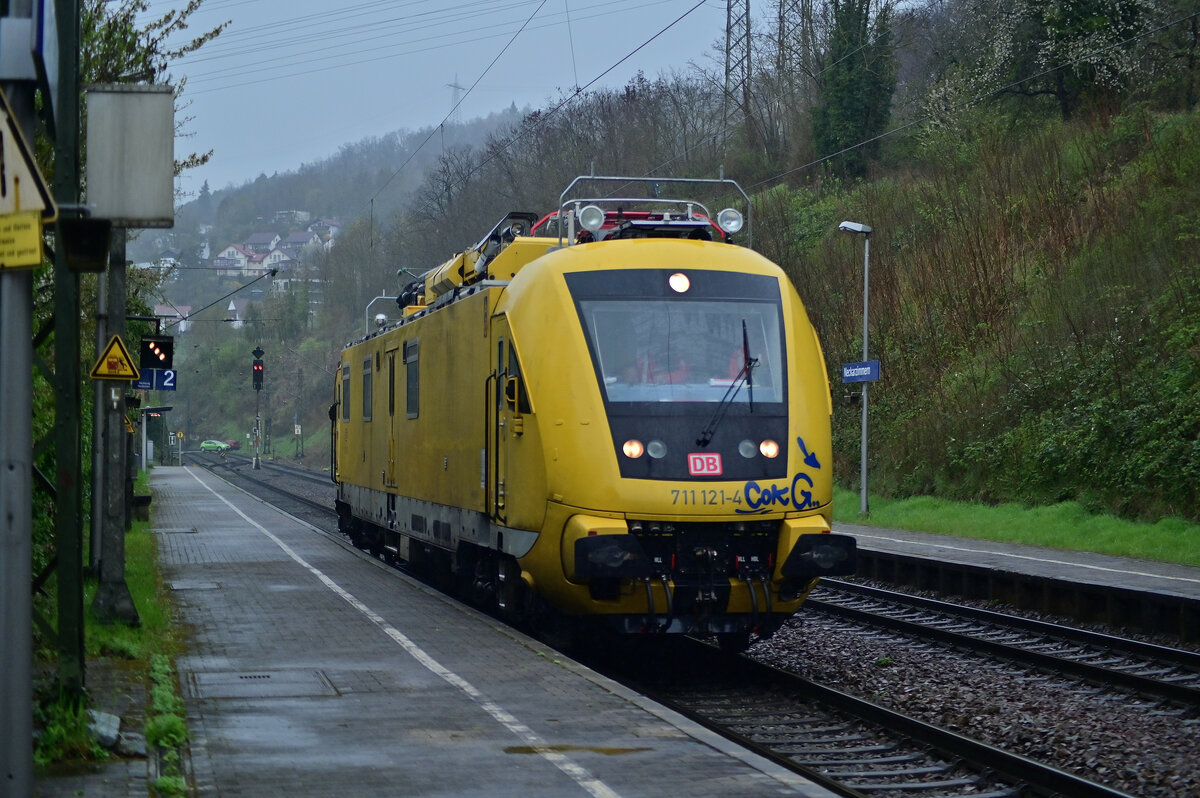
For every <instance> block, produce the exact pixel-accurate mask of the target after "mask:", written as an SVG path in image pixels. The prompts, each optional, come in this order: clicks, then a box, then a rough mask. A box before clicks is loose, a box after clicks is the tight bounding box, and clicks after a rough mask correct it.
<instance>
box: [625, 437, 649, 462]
mask: <svg viewBox="0 0 1200 798" xmlns="http://www.w3.org/2000/svg"><path fill="white" fill-rule="evenodd" d="M621 451H623V452H625V456H626V457H628V458H629V459H630V460H636V459H638V458H639V457H641V456H642V452H643V451H645V450H644V448H643V447H642V442H641V441H639V440H634V439H633V438H630V439H629V440H627V441H625V444H624V445H623V446H622V447H621Z"/></svg>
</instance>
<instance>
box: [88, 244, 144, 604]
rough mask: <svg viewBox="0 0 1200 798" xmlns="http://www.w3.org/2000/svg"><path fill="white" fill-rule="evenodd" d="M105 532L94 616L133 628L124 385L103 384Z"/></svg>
mask: <svg viewBox="0 0 1200 798" xmlns="http://www.w3.org/2000/svg"><path fill="white" fill-rule="evenodd" d="M125 305H126V289H125V228H123V227H114V228H113V231H112V243H111V245H110V247H109V263H108V331H109V333H110V334H112V335H119V336H121V338H122V339H124V338H125ZM97 412H103V413H104V429H105V450H104V462H105V466H104V531H103V534H102V535H101V539H100V546H101V551H100V569H99V576H100V578H99V583H98V584H97V586H96V595H95V597H94V598H93V599H92V612H94V613H95V614H96V618H97V619H98V620H99V621H100V622H101V623H114V622H119V623H125V624H129V625H135V624H137V623H138V621H139V617H138V611H137V607H136V606H135V605H134V603H133V596H132V595H131V594H130V592H129V585H128V584H126V582H125V456H126V449H125V438H124V436H125V384H124V382H122V381H120V380H105V381H104V406H103V408H98V409H97Z"/></svg>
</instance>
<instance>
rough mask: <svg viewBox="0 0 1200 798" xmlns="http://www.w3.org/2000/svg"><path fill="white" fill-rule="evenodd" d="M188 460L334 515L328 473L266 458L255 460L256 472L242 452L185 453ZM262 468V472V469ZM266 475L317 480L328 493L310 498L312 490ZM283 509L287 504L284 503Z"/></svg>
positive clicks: (312, 482)
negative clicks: (292, 486)
mask: <svg viewBox="0 0 1200 798" xmlns="http://www.w3.org/2000/svg"><path fill="white" fill-rule="evenodd" d="M184 456H185V457H189V458H190V460H191V462H193V463H195V464H196V465H199V466H202V467H203V468H207V469H208V470H210V471H213V472H217V471H218V470H221V471H225V472H226V473H227V474H235V475H236V476H237V478H238V479H239V480H244V481H246V482H249V483H250V484H252V485H255V486H256V487H259V488H262V489H264V490H267V491H270V492H271V493H274V494H276V495H279V496H283V497H285V498H286V499H287V500H288V501H290V502H294V503H296V504H300V505H303V506H304V507H306V508H307V509H308V510H310V511H312V512H316V513H317V514H318V515H321V516H328V517H330V518H335V519H336V517H337V515H336V513H335V512H334V509H333V499H332V490H333V483H332V482H330V481H329V476H328V475H323V474H316V473H313V472H311V471H308V470H306V469H302V468H295V467H293V466H287V465H282V464H279V463H273V462H271V461H269V460H261V459H260V460H259V465H260V466H261V468H260V469H259V470H258V472H256V471H255V470H254V469H252V468H251V463H252V460H251V459H250V458H249V457H246V456H242V455H227V456H225V457H218V456H216V455H212V454H204V453H190V454H185V455H184ZM263 471H265V472H266V473H265V474H264V473H262V472H263ZM269 475H274V476H276V477H279V476H283V477H286V478H287V479H289V480H290V479H295V480H298V481H300V482H303V483H306V484H308V483H311V484H313V485H314V486H315V485H317V484H319V485H321V486H323V487H325V488H328V489H329V492H330V497H327V498H313V494H312V493H299V492H297V491H295V490H291V489H289V487H288V486H287V485H286V484H279V483H278V482H276V481H274V480H273V479H272V478H270V476H269ZM283 509H285V510H287V509H289V508H287V507H284V508H283Z"/></svg>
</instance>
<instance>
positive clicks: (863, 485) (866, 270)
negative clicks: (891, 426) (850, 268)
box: [838, 222, 871, 516]
mask: <svg viewBox="0 0 1200 798" xmlns="http://www.w3.org/2000/svg"><path fill="white" fill-rule="evenodd" d="M838 230H841V231H842V232H845V233H850V234H851V235H861V236H862V237H863V350H862V357H863V361H866V360H867V359H868V357H870V355H869V354H868V347H867V343H868V339H867V315H868V310H869V307H870V305H869V301H868V300H869V297H870V285H871V280H870V275H871V260H870V257H871V227H870V225H865V224H860V223H858V222H842V223H841V224H840V225H838ZM870 384H871V383H870V381H864V382H863V384H862V447H861V450H862V454H861V463H860V467H859V483H860V485H859V503H858V514H859V515H864V516H865V515H867V514H868V510H867V386H868V385H870Z"/></svg>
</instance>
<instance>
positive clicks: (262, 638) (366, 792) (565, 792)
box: [38, 468, 830, 798]
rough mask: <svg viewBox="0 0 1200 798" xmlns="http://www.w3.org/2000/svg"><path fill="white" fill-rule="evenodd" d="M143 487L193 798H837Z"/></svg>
mask: <svg viewBox="0 0 1200 798" xmlns="http://www.w3.org/2000/svg"><path fill="white" fill-rule="evenodd" d="M151 486H152V488H153V490H154V496H155V498H154V523H153V528H154V530H155V532H156V533H157V534H158V535H159V536H160V540H159V542H160V552H161V561H162V572H163V578H164V580H165V582H166V584H167V586H168V587H169V588H170V589H171V590H172V591H173V594H174V599H175V602H176V605H177V607H178V610H179V618H178V623H179V624H180V625H181V626H182V627H184V628H185V629H186V632H187V635H186V643H185V649H186V653H185V654H184V655H183V656H181V657H180V658H179V659H178V661H177V666H178V671H179V678H180V683H181V687H182V691H183V694H184V698H185V702H186V705H187V721H188V726H189V729H190V732H191V743H190V772H191V774H192V778H193V779H194V783H195V786H196V790H197V793H198V794H199V795H202V796H243V795H287V796H290V797H291V798H297V796H379V795H405V796H527V797H536V796H569V795H584V796H586V795H591V796H648V797H649V796H653V797H654V798H661V796H664V795H688V796H766V795H804V796H826V795H829V794H830V793H828V792H827V791H825V790H823V789H821V788H819V787H816V786H814V785H811V784H810V783H808V782H807V781H805V780H804V779H802V778H801V777H799V776H796V775H795V774H792V773H790V772H788V771H786V770H783V769H781V768H778V767H777V766H774V765H772V764H770V763H769V762H767V761H766V760H764V759H761V758H760V757H758V756H756V755H754V754H752V753H750V752H748V751H746V750H745V749H742V748H740V747H737V746H735V745H733V744H732V743H729V742H728V741H726V740H724V739H723V738H720V737H719V736H717V735H714V734H711V733H709V732H707V731H705V730H703V729H701V728H700V727H698V726H696V725H695V724H693V723H691V722H690V721H688V720H687V719H685V718H683V717H682V716H679V715H677V714H676V713H673V712H671V711H669V710H667V709H665V708H664V707H661V706H660V705H657V704H654V703H653V702H650V701H648V700H646V699H644V698H643V697H641V696H639V695H637V694H635V693H633V692H631V691H629V690H627V689H625V688H623V687H621V686H620V685H618V684H616V683H614V682H612V681H610V680H608V679H606V678H604V677H602V676H600V675H598V674H596V673H594V672H593V671H591V670H589V669H588V668H586V667H584V666H582V665H580V664H578V663H576V662H574V661H573V660H570V659H569V658H567V657H565V656H563V655H561V654H559V653H558V652H556V651H555V650H553V649H551V648H548V647H546V646H545V645H543V644H541V643H539V642H537V641H535V640H533V639H531V638H528V637H526V636H524V635H522V634H521V633H519V632H516V631H514V630H512V629H509V628H507V627H505V626H504V625H503V624H501V623H499V622H497V621H495V620H494V619H491V618H488V617H486V616H483V615H481V614H479V613H476V612H474V611H472V610H470V609H468V608H465V607H463V606H461V605H459V604H457V603H455V602H453V601H451V600H449V599H447V598H446V597H444V596H442V595H441V594H439V593H437V592H436V591H434V590H432V589H430V588H428V587H426V586H424V585H422V584H420V583H418V582H416V581H414V580H412V579H410V578H408V577H407V576H405V575H403V574H400V573H398V572H396V571H395V570H394V569H391V568H387V567H385V566H384V565H383V564H382V563H379V562H378V561H375V560H372V559H370V558H368V557H367V556H365V555H363V554H362V553H361V552H358V551H357V550H355V549H354V548H352V547H351V546H350V545H349V544H348V543H345V542H343V541H341V540H340V539H338V538H336V537H335V536H331V535H328V534H326V533H323V532H319V531H317V530H314V529H313V528H312V527H310V526H308V525H306V524H304V523H302V522H299V521H297V520H295V519H293V518H291V517H290V516H287V515H285V514H283V513H280V512H279V511H277V510H275V509H274V508H273V507H271V506H269V505H267V504H264V503H262V502H261V501H259V500H257V499H255V498H252V497H250V496H248V495H246V494H245V493H242V492H241V491H239V490H237V489H235V488H232V487H230V486H228V485H227V484H225V483H224V482H222V481H220V480H219V479H217V478H216V477H214V476H212V475H211V474H209V473H207V472H204V471H202V470H200V469H196V468H160V469H156V470H155V471H154V472H153V475H152V478H151ZM64 783H65V782H64ZM38 787H39V792H38V794H39V795H44V796H50V795H68V794H70V795H76V794H78V795H85V796H94V795H102V794H106V793H104V791H103V790H104V788H103V787H99V786H95V788H94V789H91V790H89V789H86V788H85V789H82V790H80V789H75V790H72V791H70V792H58V791H56V789H55V787H54V785H52V784H39V785H38Z"/></svg>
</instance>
